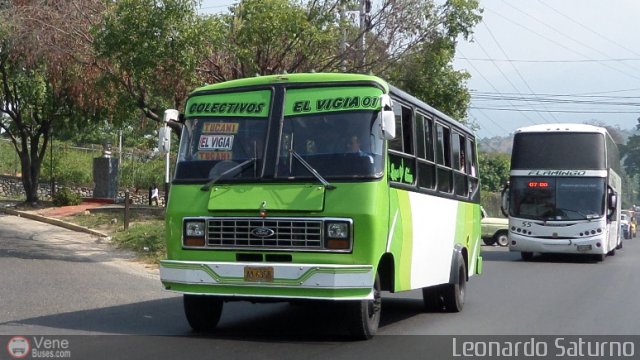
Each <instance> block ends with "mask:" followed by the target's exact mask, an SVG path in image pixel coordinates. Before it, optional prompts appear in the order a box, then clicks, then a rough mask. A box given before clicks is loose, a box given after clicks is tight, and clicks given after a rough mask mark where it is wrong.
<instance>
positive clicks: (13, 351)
mask: <svg viewBox="0 0 640 360" xmlns="http://www.w3.org/2000/svg"><path fill="white" fill-rule="evenodd" d="M30 350H31V345H30V344H29V339H27V338H26V337H24V336H14V337H12V338H11V339H9V342H7V351H8V352H9V355H11V356H13V358H14V359H22V358H24V357H26V356H27V355H29V351H30Z"/></svg>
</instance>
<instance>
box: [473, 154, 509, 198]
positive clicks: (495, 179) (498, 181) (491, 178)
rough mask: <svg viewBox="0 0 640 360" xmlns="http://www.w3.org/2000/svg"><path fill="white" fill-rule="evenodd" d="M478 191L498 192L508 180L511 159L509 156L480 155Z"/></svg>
mask: <svg viewBox="0 0 640 360" xmlns="http://www.w3.org/2000/svg"><path fill="white" fill-rule="evenodd" d="M479 155H480V156H479V159H478V163H479V166H480V190H481V191H483V192H499V191H501V190H502V187H503V186H504V184H505V183H506V182H507V181H508V180H509V168H510V167H511V159H510V156H509V154H503V153H480V154H479Z"/></svg>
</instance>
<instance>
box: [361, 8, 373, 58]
mask: <svg viewBox="0 0 640 360" xmlns="http://www.w3.org/2000/svg"><path fill="white" fill-rule="evenodd" d="M370 13H371V0H360V36H361V39H360V44H359V45H360V52H361V53H360V54H361V57H360V67H364V65H365V64H366V59H365V57H366V53H367V51H366V49H367V42H366V40H367V36H366V35H367V32H369V27H370V25H371V15H369V14H370Z"/></svg>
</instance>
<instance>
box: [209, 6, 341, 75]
mask: <svg viewBox="0 0 640 360" xmlns="http://www.w3.org/2000/svg"><path fill="white" fill-rule="evenodd" d="M315 5H316V6H318V4H317V3H316V4H315ZM230 10H231V12H230V14H223V15H219V16H217V17H214V18H212V21H213V23H212V24H213V26H214V27H216V28H217V29H218V30H219V31H220V32H219V33H218V36H217V38H216V39H215V45H216V46H217V47H218V48H217V51H216V52H217V54H218V56H220V57H221V58H222V59H223V61H222V62H221V63H220V64H218V67H221V68H222V69H221V71H219V72H218V73H217V74H215V75H214V76H215V77H216V78H217V80H222V79H230V78H237V77H247V76H254V75H255V74H262V75H265V74H274V73H282V72H284V71H287V72H296V71H298V72H300V71H310V70H312V69H321V68H322V67H323V64H324V63H326V62H327V60H328V58H329V57H330V56H331V54H332V53H334V52H335V50H336V48H337V43H336V39H339V38H341V35H340V30H339V27H338V24H337V23H336V22H335V20H336V19H335V18H334V17H333V16H335V12H333V13H332V12H330V11H324V12H321V11H318V10H319V9H318V8H311V9H306V8H304V7H303V6H301V5H299V4H298V3H297V2H295V1H289V0H244V1H240V2H238V3H237V4H236V5H234V6H232V7H231V9H230ZM325 10H326V9H325ZM336 65H337V63H336Z"/></svg>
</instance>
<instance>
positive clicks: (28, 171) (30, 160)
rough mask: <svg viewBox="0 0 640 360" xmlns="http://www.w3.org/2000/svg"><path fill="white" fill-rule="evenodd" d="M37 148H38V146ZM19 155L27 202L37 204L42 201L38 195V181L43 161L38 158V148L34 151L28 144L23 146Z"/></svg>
mask: <svg viewBox="0 0 640 360" xmlns="http://www.w3.org/2000/svg"><path fill="white" fill-rule="evenodd" d="M35 148H36V149H37V146H36V147H35ZM30 150H31V151H30ZM19 155H20V165H21V169H22V186H23V187H24V193H25V196H26V198H27V200H26V202H27V203H28V204H32V205H35V204H37V203H38V202H39V201H40V199H39V197H38V183H39V180H40V168H41V165H42V162H41V161H40V159H39V158H38V152H37V150H36V151H35V152H34V151H33V149H29V148H28V146H22V151H21V152H20V153H19Z"/></svg>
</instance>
